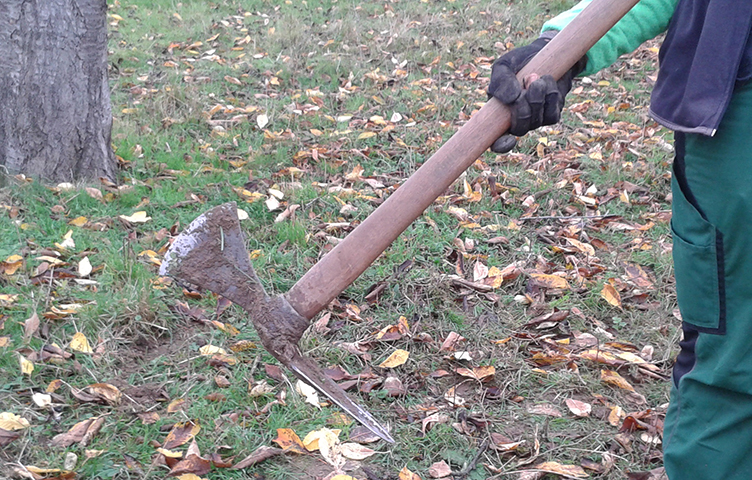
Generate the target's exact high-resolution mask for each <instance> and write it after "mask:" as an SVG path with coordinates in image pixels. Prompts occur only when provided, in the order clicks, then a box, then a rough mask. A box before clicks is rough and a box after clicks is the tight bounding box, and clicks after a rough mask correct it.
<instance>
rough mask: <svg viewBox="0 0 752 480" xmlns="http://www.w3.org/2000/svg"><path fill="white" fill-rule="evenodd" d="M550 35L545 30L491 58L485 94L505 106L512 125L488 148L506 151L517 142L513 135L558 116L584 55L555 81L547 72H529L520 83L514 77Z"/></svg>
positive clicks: (546, 123)
mask: <svg viewBox="0 0 752 480" xmlns="http://www.w3.org/2000/svg"><path fill="white" fill-rule="evenodd" d="M551 32H553V31H551ZM547 34H548V35H547ZM553 35H554V34H550V33H548V32H545V33H544V36H541V37H540V38H538V39H537V40H535V41H534V42H533V43H531V44H529V45H526V46H524V47H520V48H515V49H514V50H512V51H511V52H509V53H506V54H504V55H502V56H501V57H499V58H498V59H497V60H496V61H495V62H494V64H493V69H492V70H491V83H490V84H489V86H488V96H489V98H490V97H495V98H497V99H498V100H499V101H501V102H502V103H504V104H506V105H508V106H509V109H510V111H511V113H512V125H511V127H510V128H509V132H508V133H507V134H505V135H502V136H501V137H499V139H498V140H496V141H495V142H494V144H493V145H492V146H491V151H493V152H496V153H507V152H509V151H510V150H512V149H513V148H514V147H515V145H516V144H517V139H516V138H515V136H522V135H525V134H526V133H527V132H529V131H530V130H535V129H536V128H538V127H540V126H542V125H553V124H555V123H558V122H559V120H560V119H561V110H562V109H563V108H564V97H565V96H566V95H567V93H569V90H571V88H572V79H573V78H574V77H575V76H577V74H579V73H580V72H582V71H583V70H584V69H585V66H586V65H587V57H586V56H584V57H582V58H581V59H580V60H579V61H578V62H577V64H575V66H574V67H572V68H571V69H570V70H569V71H568V72H567V73H565V74H564V76H562V77H561V79H559V80H558V81H556V80H554V78H553V77H552V76H550V75H544V76H542V77H538V76H537V75H531V76H530V77H528V78H527V79H525V83H526V85H524V87H523V85H520V82H519V81H518V80H517V77H516V74H517V72H519V71H520V70H522V67H524V66H525V65H526V64H527V63H528V62H529V61H530V59H532V58H533V57H534V56H535V55H536V54H537V53H538V52H539V51H540V50H541V49H542V48H543V47H544V46H545V45H546V44H547V43H548V42H549V41H550V40H551V38H552V37H553Z"/></svg>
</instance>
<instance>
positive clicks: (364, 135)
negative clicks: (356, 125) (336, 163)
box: [358, 132, 376, 140]
mask: <svg viewBox="0 0 752 480" xmlns="http://www.w3.org/2000/svg"><path fill="white" fill-rule="evenodd" d="M375 136H376V132H363V133H361V134H360V135H358V140H364V139H366V138H371V137H375Z"/></svg>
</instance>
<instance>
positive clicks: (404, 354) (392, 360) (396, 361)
mask: <svg viewBox="0 0 752 480" xmlns="http://www.w3.org/2000/svg"><path fill="white" fill-rule="evenodd" d="M409 357H410V352H408V351H407V350H400V349H398V350H395V351H394V353H392V354H391V355H389V358H387V359H386V360H384V361H383V362H381V364H380V365H379V367H381V368H395V367H399V366H400V365H403V364H404V363H405V362H407V359H408V358H409Z"/></svg>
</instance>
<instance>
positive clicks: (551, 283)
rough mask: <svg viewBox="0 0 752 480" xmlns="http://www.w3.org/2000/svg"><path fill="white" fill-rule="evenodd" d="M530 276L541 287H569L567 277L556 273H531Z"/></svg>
mask: <svg viewBox="0 0 752 480" xmlns="http://www.w3.org/2000/svg"><path fill="white" fill-rule="evenodd" d="M530 276H531V277H533V278H534V279H535V281H536V282H538V284H539V285H540V286H542V287H545V288H559V289H564V290H566V289H569V282H567V279H566V278H564V277H560V276H558V275H547V274H545V273H531V274H530Z"/></svg>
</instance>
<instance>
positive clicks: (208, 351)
mask: <svg viewBox="0 0 752 480" xmlns="http://www.w3.org/2000/svg"><path fill="white" fill-rule="evenodd" d="M198 351H199V353H201V355H214V354H215V353H219V354H220V355H227V351H226V350H225V349H224V348H220V347H217V346H214V345H204V346H203V347H201V348H199V349H198Z"/></svg>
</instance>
